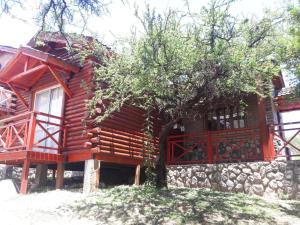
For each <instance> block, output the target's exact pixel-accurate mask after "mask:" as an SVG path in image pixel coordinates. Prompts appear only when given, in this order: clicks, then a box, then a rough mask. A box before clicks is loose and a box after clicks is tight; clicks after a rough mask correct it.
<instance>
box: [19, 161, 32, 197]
mask: <svg viewBox="0 0 300 225" xmlns="http://www.w3.org/2000/svg"><path fill="white" fill-rule="evenodd" d="M29 166H30V161H29V160H28V159H25V160H24V164H23V169H22V176H21V187H20V193H21V194H24V195H25V194H26V193H27V186H28V174H29Z"/></svg>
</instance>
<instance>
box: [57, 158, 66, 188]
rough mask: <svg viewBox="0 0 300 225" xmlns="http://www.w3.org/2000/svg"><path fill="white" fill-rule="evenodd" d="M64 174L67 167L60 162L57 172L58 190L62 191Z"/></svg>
mask: <svg viewBox="0 0 300 225" xmlns="http://www.w3.org/2000/svg"><path fill="white" fill-rule="evenodd" d="M64 173H65V165H64V163H62V162H60V163H57V170H56V183H55V188H56V189H62V188H63V186H64Z"/></svg>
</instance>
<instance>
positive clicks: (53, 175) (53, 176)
mask: <svg viewBox="0 0 300 225" xmlns="http://www.w3.org/2000/svg"><path fill="white" fill-rule="evenodd" d="M55 173H56V170H55V169H53V170H52V179H53V180H55Z"/></svg>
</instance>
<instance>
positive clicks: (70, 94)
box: [48, 66, 72, 98]
mask: <svg viewBox="0 0 300 225" xmlns="http://www.w3.org/2000/svg"><path fill="white" fill-rule="evenodd" d="M48 70H49V71H50V72H51V74H52V75H53V77H54V78H55V80H56V81H57V82H58V83H59V84H60V85H61V86H62V87H63V89H64V91H65V92H66V93H67V95H68V96H69V97H70V98H71V97H72V92H71V90H70V89H69V88H68V86H67V85H66V84H65V82H64V81H63V80H62V79H61V77H60V76H59V75H58V73H57V72H56V71H55V70H54V69H53V68H51V67H50V66H48Z"/></svg>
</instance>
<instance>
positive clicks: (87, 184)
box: [83, 159, 100, 193]
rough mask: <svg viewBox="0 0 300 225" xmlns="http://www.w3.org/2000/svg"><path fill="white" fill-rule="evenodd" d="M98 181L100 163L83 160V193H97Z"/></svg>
mask: <svg viewBox="0 0 300 225" xmlns="http://www.w3.org/2000/svg"><path fill="white" fill-rule="evenodd" d="M99 179H100V161H98V160H96V159H89V160H85V164H84V180H83V193H90V192H94V191H97V189H98V188H99Z"/></svg>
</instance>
